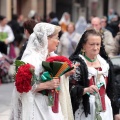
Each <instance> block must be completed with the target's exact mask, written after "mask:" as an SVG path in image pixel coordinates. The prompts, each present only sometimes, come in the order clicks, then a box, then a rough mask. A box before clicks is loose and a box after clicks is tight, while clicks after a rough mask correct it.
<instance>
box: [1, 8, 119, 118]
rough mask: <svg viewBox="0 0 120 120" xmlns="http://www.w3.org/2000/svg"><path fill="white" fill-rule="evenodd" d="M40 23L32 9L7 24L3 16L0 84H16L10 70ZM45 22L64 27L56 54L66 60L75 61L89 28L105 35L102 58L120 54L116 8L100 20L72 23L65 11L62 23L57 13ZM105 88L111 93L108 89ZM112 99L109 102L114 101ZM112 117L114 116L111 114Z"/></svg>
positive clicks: (103, 36)
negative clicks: (73, 58) (64, 57)
mask: <svg viewBox="0 0 120 120" xmlns="http://www.w3.org/2000/svg"><path fill="white" fill-rule="evenodd" d="M41 22H44V21H43V20H42V18H40V16H39V15H38V13H36V12H35V11H32V10H31V11H30V13H29V14H28V18H24V16H23V15H13V16H12V20H11V21H7V18H6V16H3V15H0V82H1V83H7V82H12V81H13V79H12V75H13V74H12V73H13V72H14V71H11V69H12V68H13V67H14V66H13V62H14V61H15V60H16V59H21V56H22V54H23V52H24V50H25V48H26V46H27V43H28V39H29V36H30V35H31V34H32V33H33V28H34V26H35V25H36V24H37V23H41ZM45 22H47V23H51V24H54V25H58V26H61V31H60V32H59V35H58V37H59V45H58V46H57V49H55V51H54V52H55V53H56V54H58V55H63V56H66V57H67V58H69V57H70V58H71V59H72V57H73V56H72V57H71V55H73V53H74V52H75V50H77V49H76V48H78V47H79V45H80V44H82V43H80V41H81V40H82V37H83V35H84V32H85V31H86V30H88V29H89V28H94V29H95V30H96V31H98V32H99V33H100V34H101V36H102V38H101V40H102V42H103V46H104V47H105V54H104V55H103V54H102V53H100V55H101V56H102V57H103V58H104V59H105V60H106V61H107V60H108V59H109V58H112V57H114V56H119V55H120V16H119V15H118V14H117V13H116V12H115V11H114V10H113V9H110V10H109V14H108V16H103V17H102V18H99V17H97V16H91V18H90V20H89V21H87V20H86V18H85V17H83V16H79V18H78V21H77V22H76V23H74V22H73V21H72V20H71V15H70V14H69V13H68V12H64V13H63V15H62V16H61V19H60V20H59V19H58V18H57V14H56V13H55V12H51V13H49V15H48V17H47V20H46V21H45ZM92 34H93V33H92ZM93 35H95V36H99V35H98V34H97V33H94V34H93ZM85 44H86V43H85ZM82 45H83V44H82ZM100 51H101V50H100ZM79 52H80V51H79ZM98 52H99V51H98ZM74 54H75V53H74ZM77 55H78V54H77ZM96 56H97V55H96ZM105 56H106V57H105ZM100 60H101V58H100ZM83 63H84V62H83ZM103 63H104V60H103ZM84 64H85V63H84ZM86 64H89V63H86ZM86 64H85V65H86ZM108 64H109V62H108ZM105 65H106V64H105ZM106 66H107V65H106ZM99 67H101V66H99ZM115 67H116V69H117V70H116V69H115V70H116V71H114V73H115V74H116V76H117V75H118V74H119V72H118V71H119V70H120V67H118V66H115ZM102 69H103V68H102ZM106 71H107V70H106ZM87 72H89V71H87ZM109 74H110V73H109ZM110 81H111V80H110ZM119 81H120V77H119V76H118V77H117V78H116V83H120V82H119ZM82 84H83V83H82ZM111 84H112V82H110V84H109V86H110V87H111ZM87 87H88V86H87ZM116 87H118V88H119V86H118V84H117V85H116ZM106 89H107V90H108V88H106ZM110 89H111V88H110ZM82 92H83V91H82ZM96 92H97V90H96ZM107 92H108V96H110V97H111V95H110V91H109V90H108V91H107ZM106 94H107V93H106ZM112 97H113V96H112ZM112 97H111V98H110V99H112ZM87 102H88V101H87ZM118 104H119V103H118ZM83 105H84V104H83ZM108 106H109V107H110V110H111V106H110V105H108ZM80 107H81V106H80ZM86 108H87V109H89V107H88V106H86ZM79 109H81V108H79ZM79 109H78V110H79ZM85 112H86V111H85ZM89 112H90V111H89V110H88V111H87V112H86V114H87V115H88V114H89ZM110 112H111V111H109V113H110ZM78 113H80V112H78ZM78 113H76V114H78ZM80 114H81V113H80ZM87 115H86V116H87ZM107 115H108V114H107ZM110 115H112V113H111V114H110ZM83 118H84V117H83ZM77 119H80V118H79V117H78V118H76V120H77ZM116 120H117V119H116ZM118 120H119V119H118Z"/></svg>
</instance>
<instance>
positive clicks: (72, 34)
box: [57, 23, 81, 57]
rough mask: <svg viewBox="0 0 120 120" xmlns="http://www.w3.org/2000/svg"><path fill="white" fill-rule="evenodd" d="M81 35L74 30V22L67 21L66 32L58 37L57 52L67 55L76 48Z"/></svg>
mask: <svg viewBox="0 0 120 120" xmlns="http://www.w3.org/2000/svg"><path fill="white" fill-rule="evenodd" d="M80 37H81V35H80V34H78V33H77V32H76V31H75V24H74V23H69V24H68V26H67V32H64V33H63V34H62V36H61V38H60V43H59V45H58V49H57V54H58V55H63V56H66V57H69V56H70V55H71V54H72V53H73V52H74V51H75V49H76V46H77V43H78V41H79V39H80Z"/></svg>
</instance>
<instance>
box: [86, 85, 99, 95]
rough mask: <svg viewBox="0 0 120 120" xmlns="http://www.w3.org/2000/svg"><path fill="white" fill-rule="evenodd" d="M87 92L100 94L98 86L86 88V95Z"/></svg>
mask: <svg viewBox="0 0 120 120" xmlns="http://www.w3.org/2000/svg"><path fill="white" fill-rule="evenodd" d="M87 92H89V93H91V94H94V93H97V92H99V89H98V87H97V86H96V85H91V86H90V87H87V88H84V94H86V93H87Z"/></svg>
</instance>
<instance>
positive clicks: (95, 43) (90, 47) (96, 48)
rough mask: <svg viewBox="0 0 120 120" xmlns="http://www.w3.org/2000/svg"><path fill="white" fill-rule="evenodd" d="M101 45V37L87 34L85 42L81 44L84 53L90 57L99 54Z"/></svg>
mask: <svg viewBox="0 0 120 120" xmlns="http://www.w3.org/2000/svg"><path fill="white" fill-rule="evenodd" d="M100 47H101V37H100V36H96V35H89V36H88V40H87V42H86V43H85V44H84V45H83V49H84V50H85V54H86V55H87V56H90V57H95V56H97V55H98V54H99V52H100Z"/></svg>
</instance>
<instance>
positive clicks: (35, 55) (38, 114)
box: [10, 23, 64, 120]
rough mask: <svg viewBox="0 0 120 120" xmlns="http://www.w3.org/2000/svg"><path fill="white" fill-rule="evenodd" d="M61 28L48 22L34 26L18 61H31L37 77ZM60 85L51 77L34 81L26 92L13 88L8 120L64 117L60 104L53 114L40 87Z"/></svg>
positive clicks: (55, 43) (56, 44) (54, 44)
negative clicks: (43, 80) (38, 81)
mask: <svg viewBox="0 0 120 120" xmlns="http://www.w3.org/2000/svg"><path fill="white" fill-rule="evenodd" d="M60 30H61V28H60V27H59V26H55V25H52V24H49V23H38V24H36V26H35V27H34V29H33V31H34V32H33V33H32V34H31V35H30V38H29V41H28V44H27V47H26V50H25V52H24V54H23V56H22V59H21V60H22V61H24V62H25V63H30V64H32V65H33V66H34V67H35V74H36V75H37V76H39V75H40V73H42V72H43V68H42V61H45V60H46V58H47V56H48V54H50V52H53V51H55V50H56V48H57V46H58V43H59V41H58V33H59V32H60ZM52 55H54V54H52ZM59 85H60V82H59V79H53V80H51V81H47V82H44V83H39V84H34V85H33V86H32V90H31V91H30V92H28V93H19V92H18V91H17V90H16V88H15V89H14V92H13V109H12V114H11V118H10V120H64V117H63V114H62V110H61V106H60V104H59V112H58V113H53V112H52V109H51V106H48V96H47V95H43V94H42V93H41V91H42V90H45V89H55V88H57V87H58V86H59Z"/></svg>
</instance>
